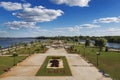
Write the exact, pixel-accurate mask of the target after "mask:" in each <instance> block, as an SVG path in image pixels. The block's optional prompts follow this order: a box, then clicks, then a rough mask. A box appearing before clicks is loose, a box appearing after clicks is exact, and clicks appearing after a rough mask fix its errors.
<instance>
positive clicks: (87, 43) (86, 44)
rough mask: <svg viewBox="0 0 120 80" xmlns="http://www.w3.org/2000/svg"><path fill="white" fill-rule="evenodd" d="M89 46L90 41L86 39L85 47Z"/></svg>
mask: <svg viewBox="0 0 120 80" xmlns="http://www.w3.org/2000/svg"><path fill="white" fill-rule="evenodd" d="M87 46H90V39H87V40H86V42H85V47H87Z"/></svg>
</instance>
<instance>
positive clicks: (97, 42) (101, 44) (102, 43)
mask: <svg viewBox="0 0 120 80" xmlns="http://www.w3.org/2000/svg"><path fill="white" fill-rule="evenodd" d="M106 43H107V40H106V39H105V38H97V39H96V40H95V46H97V47H99V48H100V51H102V50H103V47H105V46H106Z"/></svg>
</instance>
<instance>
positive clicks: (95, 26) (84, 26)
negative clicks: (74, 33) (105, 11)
mask: <svg viewBox="0 0 120 80" xmlns="http://www.w3.org/2000/svg"><path fill="white" fill-rule="evenodd" d="M80 27H81V28H97V27H100V25H94V24H83V25H80Z"/></svg>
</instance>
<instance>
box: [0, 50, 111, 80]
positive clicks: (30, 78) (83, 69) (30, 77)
mask: <svg viewBox="0 0 120 80" xmlns="http://www.w3.org/2000/svg"><path fill="white" fill-rule="evenodd" d="M49 55H51V56H55V55H57V56H66V58H67V60H68V64H69V66H70V69H71V72H72V76H62V77H61V76H35V74H36V73H37V71H38V70H39V69H40V67H41V65H42V63H43V62H44V60H45V58H46V57H47V56H49ZM0 80H112V79H111V78H105V77H104V76H103V75H102V74H101V73H99V71H98V69H97V68H95V67H94V66H93V65H91V64H89V63H87V62H86V61H85V60H84V59H82V58H81V57H80V56H79V55H77V54H68V53H67V52H66V51H65V49H64V48H60V49H54V48H50V49H49V50H48V51H47V52H46V53H43V54H34V55H32V56H30V57H28V58H27V59H26V60H24V61H23V62H21V63H19V64H18V65H17V66H15V67H13V68H12V69H11V71H9V72H6V73H4V74H3V75H1V76H0Z"/></svg>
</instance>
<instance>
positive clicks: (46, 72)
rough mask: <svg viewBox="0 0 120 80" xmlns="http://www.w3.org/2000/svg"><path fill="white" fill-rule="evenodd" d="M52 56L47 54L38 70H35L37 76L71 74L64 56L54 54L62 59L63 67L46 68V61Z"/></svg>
mask: <svg viewBox="0 0 120 80" xmlns="http://www.w3.org/2000/svg"><path fill="white" fill-rule="evenodd" d="M52 57H53V56H47V58H46V59H45V61H44V63H43V65H42V66H41V68H40V70H39V71H38V72H37V74H36V75H37V76H72V74H71V71H70V68H69V65H68V63H67V59H66V57H65V56H55V57H59V58H61V59H62V60H63V66H64V68H59V69H53V68H47V65H48V62H49V60H50V59H52Z"/></svg>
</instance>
